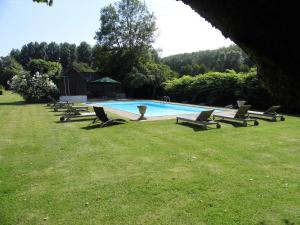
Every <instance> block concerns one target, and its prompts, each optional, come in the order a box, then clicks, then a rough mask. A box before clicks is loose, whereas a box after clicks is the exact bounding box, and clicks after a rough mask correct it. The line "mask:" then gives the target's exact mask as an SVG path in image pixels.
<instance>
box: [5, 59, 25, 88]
mask: <svg viewBox="0 0 300 225" xmlns="http://www.w3.org/2000/svg"><path fill="white" fill-rule="evenodd" d="M22 71H23V68H22V66H21V65H20V64H19V63H18V62H17V61H16V60H15V59H14V58H13V57H9V56H7V57H0V85H2V86H4V87H6V88H7V87H8V84H7V82H8V81H9V80H10V79H11V78H12V77H13V76H14V75H16V74H19V73H21V72H22Z"/></svg>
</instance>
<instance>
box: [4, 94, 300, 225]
mask: <svg viewBox="0 0 300 225" xmlns="http://www.w3.org/2000/svg"><path fill="white" fill-rule="evenodd" d="M58 121H59V116H58V115H57V113H53V112H50V109H48V108H46V107H45V106H44V105H42V104H24V102H23V101H22V99H21V98H20V97H19V96H17V95H14V94H10V93H9V92H6V93H5V95H3V96H0V134H1V135H0V224H1V225H8V224H9V225H11V224H28V225H34V224H53V225H59V224H68V225H69V224H70V225H71V224H72V225H74V224H76V225H77V224H78V225H79V224H80V225H81V224H103V225H110V224H120V225H123V224H128V225H133V224H139V225H140V224H153V225H154V224H155V225H156V224H170V225H176V224H201V225H221V224H228V225H233V224H260V225H263V224H264V225H275V224H276V225H278V224H290V225H292V224H300V117H291V116H287V117H286V121H285V122H268V121H260V125H259V126H257V127H254V126H250V127H236V126H233V124H230V123H226V124H225V123H222V128H221V129H210V130H208V131H202V130H201V129H199V128H197V127H191V126H185V125H178V124H175V121H174V120H165V121H153V122H140V123H138V122H129V123H127V124H124V125H116V126H110V127H107V128H102V129H101V128H95V127H88V124H89V123H90V120H82V121H78V122H69V123H59V122H58Z"/></svg>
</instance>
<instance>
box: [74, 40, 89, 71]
mask: <svg viewBox="0 0 300 225" xmlns="http://www.w3.org/2000/svg"><path fill="white" fill-rule="evenodd" d="M91 60H92V47H91V46H90V45H89V44H88V43H86V42H85V41H83V42H81V43H80V45H79V46H78V47H77V61H78V62H82V63H86V64H88V65H91Z"/></svg>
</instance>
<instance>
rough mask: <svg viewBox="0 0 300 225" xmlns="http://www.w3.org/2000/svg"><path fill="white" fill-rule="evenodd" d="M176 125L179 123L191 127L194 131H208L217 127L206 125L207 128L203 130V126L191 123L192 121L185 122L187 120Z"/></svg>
mask: <svg viewBox="0 0 300 225" xmlns="http://www.w3.org/2000/svg"><path fill="white" fill-rule="evenodd" d="M177 125H181V126H185V127H190V128H193V130H194V131H196V132H198V131H208V130H213V129H217V128H215V127H212V126H207V130H205V129H203V127H202V126H200V125H196V124H192V123H187V122H181V123H177Z"/></svg>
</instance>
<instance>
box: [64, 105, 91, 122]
mask: <svg viewBox="0 0 300 225" xmlns="http://www.w3.org/2000/svg"><path fill="white" fill-rule="evenodd" d="M89 117H91V118H94V117H96V114H95V112H89V111H87V110H82V109H81V108H76V107H74V106H70V105H69V106H68V109H67V111H66V112H65V113H64V114H63V115H62V116H61V117H60V121H61V122H68V121H70V119H71V118H89Z"/></svg>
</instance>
